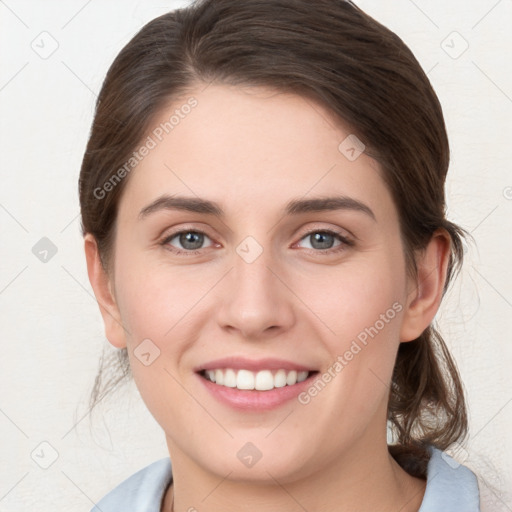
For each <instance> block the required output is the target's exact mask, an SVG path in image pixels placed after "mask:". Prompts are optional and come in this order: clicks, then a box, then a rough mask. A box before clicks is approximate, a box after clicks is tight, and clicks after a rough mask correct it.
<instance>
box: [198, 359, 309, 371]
mask: <svg viewBox="0 0 512 512" xmlns="http://www.w3.org/2000/svg"><path fill="white" fill-rule="evenodd" d="M222 368H232V369H233V370H250V371H255V372H256V371H259V370H281V369H282V370H297V371H315V370H314V369H312V368H311V367H310V366H305V365H303V364H299V363H294V362H293V361H287V360H285V359H275V358H265V359H247V358H244V357H224V358H222V359H215V360H214V361H209V362H207V363H204V364H202V365H200V366H198V367H197V368H195V370H194V371H196V372H201V371H203V370H217V369H222Z"/></svg>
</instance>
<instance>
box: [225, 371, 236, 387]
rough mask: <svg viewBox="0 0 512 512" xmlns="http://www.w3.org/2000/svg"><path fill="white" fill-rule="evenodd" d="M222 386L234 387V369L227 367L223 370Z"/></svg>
mask: <svg viewBox="0 0 512 512" xmlns="http://www.w3.org/2000/svg"><path fill="white" fill-rule="evenodd" d="M224 386H227V387H228V388H236V373H235V371H234V370H231V369H228V370H226V371H225V372H224Z"/></svg>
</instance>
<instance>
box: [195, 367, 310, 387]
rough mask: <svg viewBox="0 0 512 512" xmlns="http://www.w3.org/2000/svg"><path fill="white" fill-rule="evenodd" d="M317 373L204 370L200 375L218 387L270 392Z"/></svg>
mask: <svg viewBox="0 0 512 512" xmlns="http://www.w3.org/2000/svg"><path fill="white" fill-rule="evenodd" d="M317 373H318V372H317V371H297V370H285V369H279V370H260V371H257V372H253V371H250V370H244V369H239V370H236V369H233V368H222V369H221V368H218V369H215V370H202V371H200V372H199V375H201V377H203V378H204V379H206V380H208V381H210V382H213V383H214V384H217V385H218V386H224V387H228V388H236V389H239V390H245V391H250V390H255V391H269V390H271V389H275V388H284V387H286V386H294V385H295V384H298V383H300V382H303V381H305V380H306V379H308V378H309V377H311V376H312V375H314V374H317Z"/></svg>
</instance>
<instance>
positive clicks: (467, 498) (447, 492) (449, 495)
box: [91, 447, 480, 512]
mask: <svg viewBox="0 0 512 512" xmlns="http://www.w3.org/2000/svg"><path fill="white" fill-rule="evenodd" d="M430 454H431V456H430V460H429V462H428V467H427V485H426V490H425V495H424V497H423V501H422V503H421V507H420V509H419V512H480V504H479V502H480V493H479V489H478V482H477V479H476V476H475V474H474V473H473V472H472V471H471V470H470V469H468V468H467V467H465V466H463V465H460V464H459V463H457V462H456V461H455V460H454V459H453V458H451V457H450V456H449V455H447V454H446V453H444V452H441V451H440V450H438V449H437V448H434V447H430ZM171 482H172V466H171V461H170V459H169V458H168V457H167V458H164V459H161V460H158V461H156V462H153V463H152V464H150V465H149V466H147V467H145V468H143V469H141V470H140V471H138V472H137V473H135V474H133V475H132V476H130V477H129V478H127V479H126V480H125V481H124V482H122V483H121V484H119V485H118V486H117V487H116V488H114V490H112V491H111V492H109V493H108V494H107V495H106V496H105V497H104V498H103V499H102V500H101V501H99V502H98V503H97V504H96V506H95V507H94V508H93V509H92V510H91V512H160V506H161V503H162V500H163V496H164V493H165V491H166V489H167V487H168V486H169V485H170V483H171Z"/></svg>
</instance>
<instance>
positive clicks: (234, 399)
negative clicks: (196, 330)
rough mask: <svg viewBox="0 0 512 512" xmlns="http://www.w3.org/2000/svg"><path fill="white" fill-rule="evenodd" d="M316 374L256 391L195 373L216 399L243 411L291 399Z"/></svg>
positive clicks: (258, 408)
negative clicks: (266, 389) (222, 382)
mask: <svg viewBox="0 0 512 512" xmlns="http://www.w3.org/2000/svg"><path fill="white" fill-rule="evenodd" d="M316 375H317V373H316V372H315V373H312V374H311V375H310V376H309V377H308V378H307V379H306V380H303V381H302V382H297V384H294V385H293V386H283V387H282V388H274V389H270V390H268V391H257V390H255V389H251V390H242V389H237V388H230V387H227V386H220V385H219V384H215V383H213V382H211V381H209V380H208V379H206V378H204V377H203V376H201V375H199V374H197V376H198V377H199V379H200V381H201V382H202V383H203V385H204V386H205V387H206V389H207V390H208V391H209V392H210V393H211V394H212V395H213V396H214V397H215V398H216V399H217V400H219V401H220V402H222V403H224V404H227V405H229V406H231V407H233V408H235V409H241V410H245V411H268V410H271V409H275V408H277V407H279V406H281V405H283V404H285V403H286V402H288V401H290V400H293V399H294V398H296V397H297V396H298V395H299V394H300V393H301V392H302V391H304V390H305V389H306V388H307V387H308V386H310V385H311V382H312V380H313V379H314V378H315V377H316Z"/></svg>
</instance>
